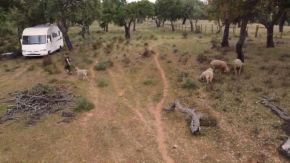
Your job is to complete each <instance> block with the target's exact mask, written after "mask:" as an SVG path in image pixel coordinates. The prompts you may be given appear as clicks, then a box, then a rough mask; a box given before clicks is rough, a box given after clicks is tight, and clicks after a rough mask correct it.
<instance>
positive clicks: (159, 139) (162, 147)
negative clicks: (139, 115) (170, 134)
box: [152, 53, 174, 163]
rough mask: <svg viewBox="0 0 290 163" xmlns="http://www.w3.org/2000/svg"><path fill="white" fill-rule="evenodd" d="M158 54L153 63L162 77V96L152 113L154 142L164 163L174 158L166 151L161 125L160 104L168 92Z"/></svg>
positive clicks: (168, 162) (171, 161)
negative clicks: (155, 133) (154, 122)
mask: <svg viewBox="0 0 290 163" xmlns="http://www.w3.org/2000/svg"><path fill="white" fill-rule="evenodd" d="M158 56H159V54H158V53H156V55H155V56H154V61H155V64H156V66H157V69H158V71H159V72H160V74H161V77H162V82H163V97H162V99H161V101H160V102H159V103H158V104H157V106H156V107H155V109H153V111H152V112H153V114H154V117H155V120H156V124H155V125H156V129H157V136H156V142H157V144H158V150H159V152H160V153H161V156H162V158H163V160H164V161H165V162H166V163H173V162H174V160H173V159H172V158H171V157H170V156H169V155H168V151H167V145H166V144H165V142H164V140H165V134H164V131H163V125H162V121H161V118H162V114H161V112H162V105H163V103H164V100H165V97H166V96H167V94H168V81H167V79H166V76H165V73H164V70H163V69H162V67H161V66H160V63H159V61H158Z"/></svg>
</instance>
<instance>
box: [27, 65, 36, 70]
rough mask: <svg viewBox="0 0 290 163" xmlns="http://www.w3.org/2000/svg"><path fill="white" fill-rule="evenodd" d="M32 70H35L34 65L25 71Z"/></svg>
mask: <svg viewBox="0 0 290 163" xmlns="http://www.w3.org/2000/svg"><path fill="white" fill-rule="evenodd" d="M33 70H35V66H34V65H31V66H29V67H28V69H27V71H33Z"/></svg>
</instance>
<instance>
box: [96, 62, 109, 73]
mask: <svg viewBox="0 0 290 163" xmlns="http://www.w3.org/2000/svg"><path fill="white" fill-rule="evenodd" d="M106 69H107V66H106V65H105V63H103V62H101V63H98V64H97V65H96V66H95V67H94V70H96V71H105V70H106Z"/></svg>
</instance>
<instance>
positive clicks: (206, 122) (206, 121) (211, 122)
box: [200, 114, 218, 127]
mask: <svg viewBox="0 0 290 163" xmlns="http://www.w3.org/2000/svg"><path fill="white" fill-rule="evenodd" d="M217 124H218V122H217V118H216V117H214V116H213V115H212V114H209V115H206V116H204V118H200V125H201V126H206V127H211V126H212V127H215V126H217Z"/></svg>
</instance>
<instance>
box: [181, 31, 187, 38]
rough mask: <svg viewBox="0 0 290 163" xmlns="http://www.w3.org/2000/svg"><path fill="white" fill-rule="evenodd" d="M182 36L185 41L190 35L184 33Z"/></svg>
mask: <svg viewBox="0 0 290 163" xmlns="http://www.w3.org/2000/svg"><path fill="white" fill-rule="evenodd" d="M182 36H183V38H184V39H187V36H188V33H187V32H186V31H184V32H182Z"/></svg>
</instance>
